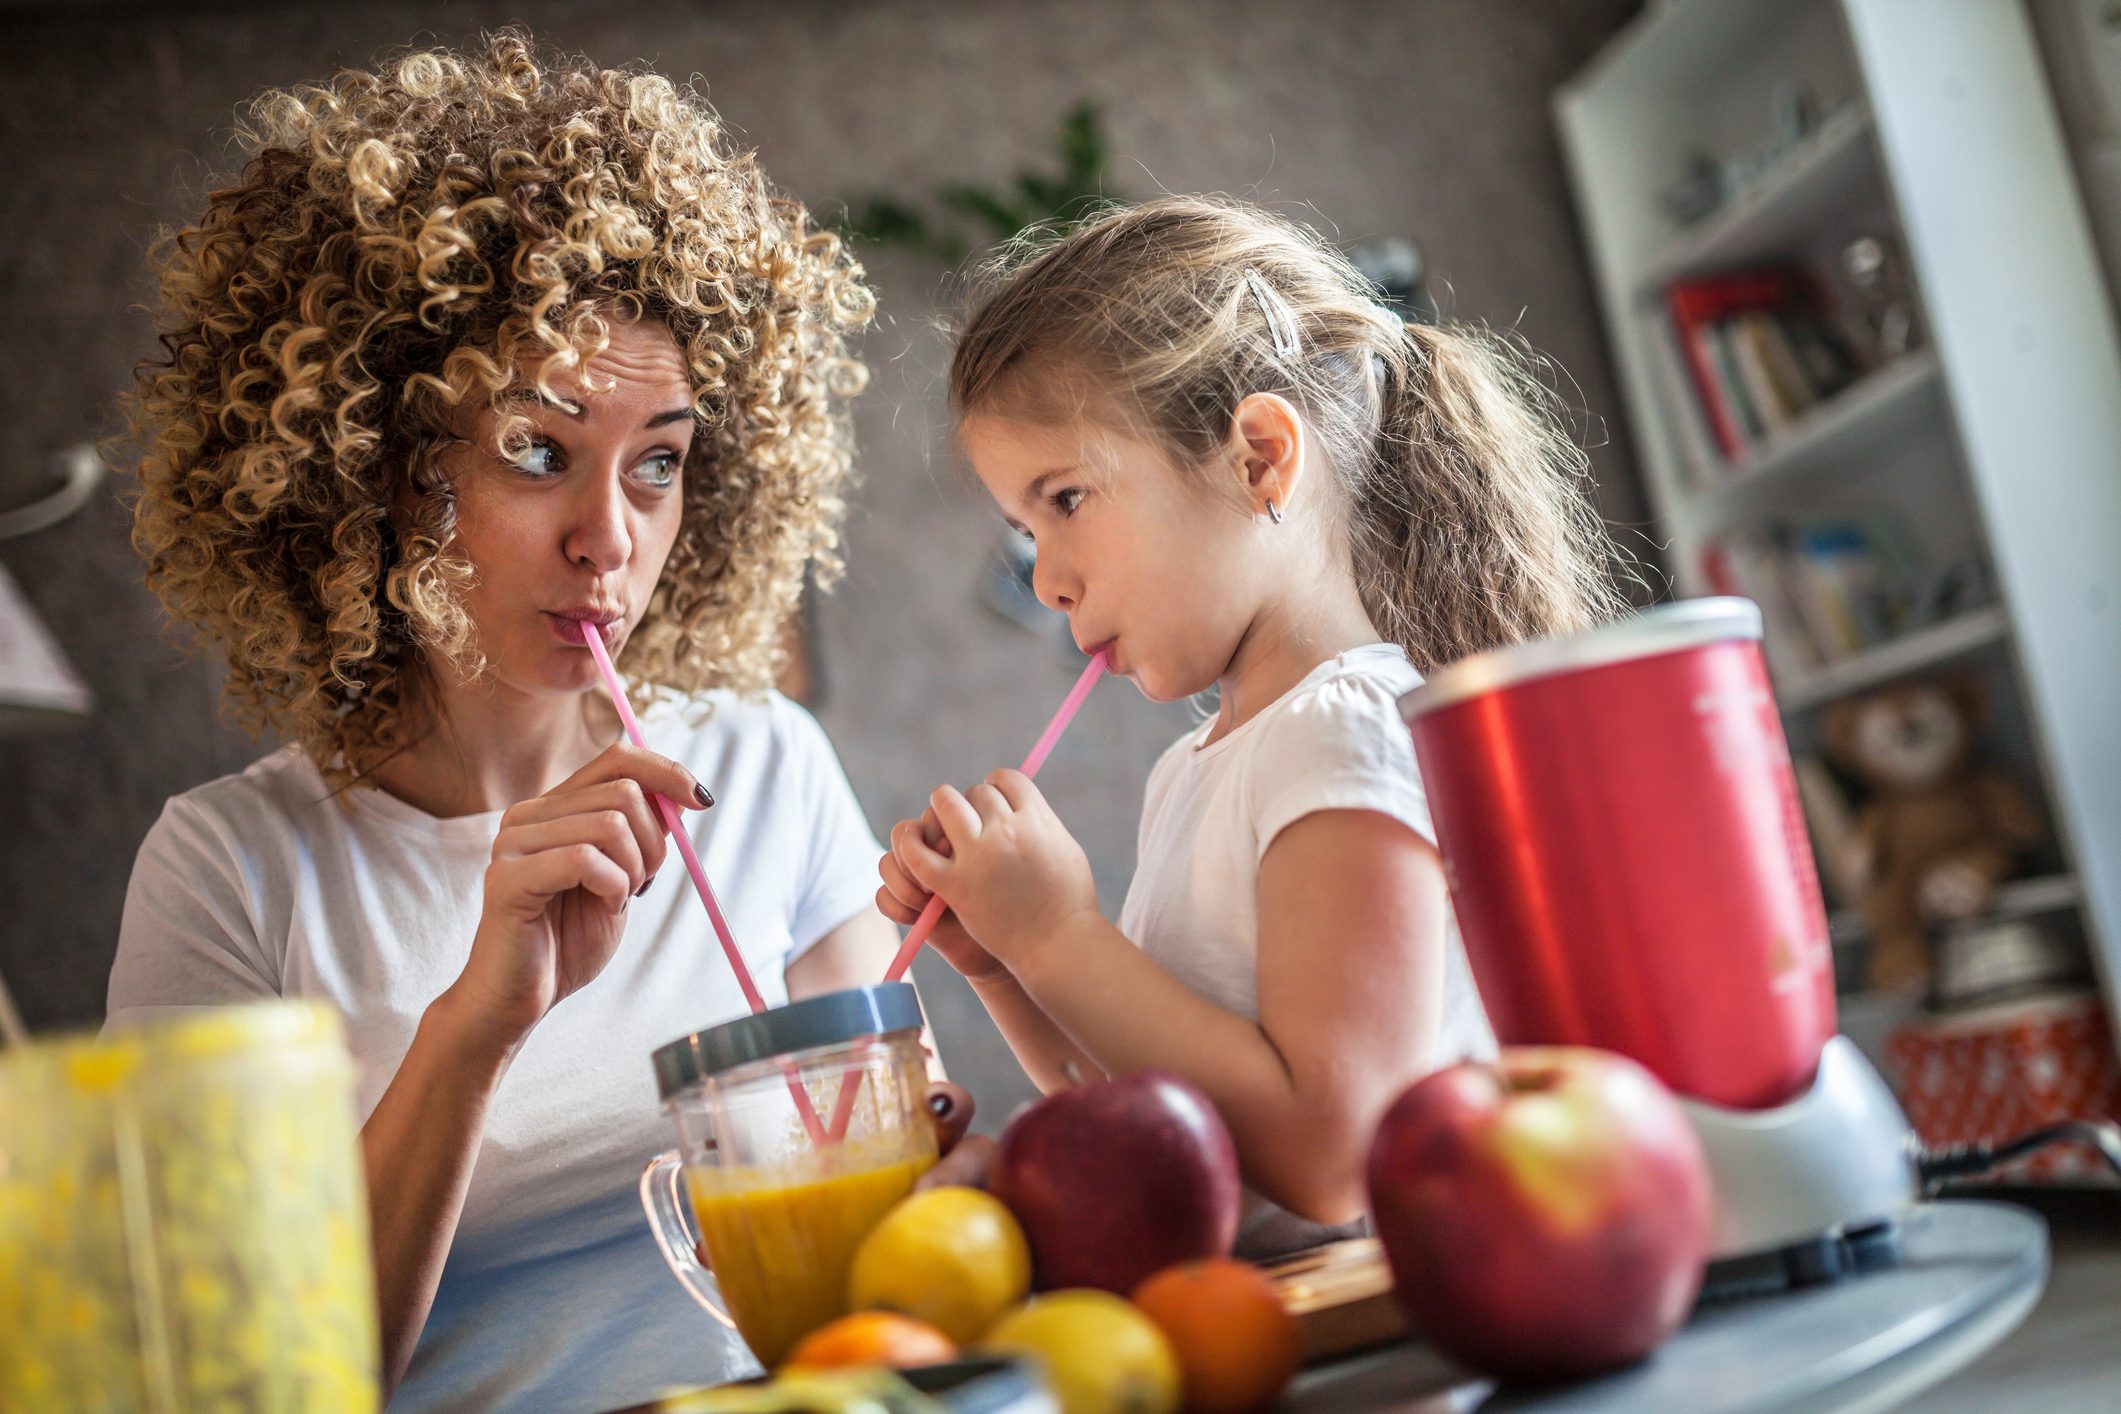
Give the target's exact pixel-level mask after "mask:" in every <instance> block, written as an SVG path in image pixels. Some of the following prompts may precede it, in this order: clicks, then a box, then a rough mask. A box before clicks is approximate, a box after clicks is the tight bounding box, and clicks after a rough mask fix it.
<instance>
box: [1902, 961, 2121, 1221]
mask: <svg viewBox="0 0 2121 1414" xmlns="http://www.w3.org/2000/svg"><path fill="white" fill-rule="evenodd" d="M1886 1059H1887V1069H1888V1072H1889V1074H1890V1076H1891V1078H1892V1081H1893V1085H1894V1088H1895V1089H1897V1090H1898V1091H1899V1093H1900V1102H1901V1104H1902V1105H1903V1106H1904V1107H1905V1108H1906V1110H1907V1117H1908V1119H1909V1120H1910V1121H1911V1122H1912V1123H1913V1124H1914V1126H1915V1131H1916V1133H1918V1134H1920V1135H1921V1136H1922V1141H1923V1143H1925V1144H1928V1145H1933V1146H1934V1145H1942V1144H1978V1143H1994V1142H1998V1141H2002V1140H2007V1139H2014V1138H2016V1137H2017V1136H2019V1135H2021V1134H2024V1133H2025V1132H2026V1131H2028V1130H2033V1129H2038V1128H2040V1127H2042V1126H2043V1125H2048V1124H2053V1123H2055V1122H2056V1121H2058V1120H2065V1119H2121V1060H2117V1059H2116V1057H2115V1054H2114V1035H2113V1030H2112V1028H2111V1027H2110V1026H2109V1024H2108V1022H2107V1017H2106V1008H2105V1007H2104V1006H2103V1005H2102V1004H2101V1002H2100V1000H2099V998H2098V997H2097V996H2096V995H2093V994H2090V993H2086V994H2081V995H2071V996H2063V997H2049V998H2044V999H2041V1000H2038V1001H2025V1002H2018V1003H2013V1004H2010V1005H2007V1006H1997V1007H1989V1008H1985V1009H1983V1010H1981V1011H1973V1012H1964V1013H1961V1014H1958V1015H1954V1016H1950V1017H1933V1018H1926V1019H1923V1020H1920V1021H1911V1022H1905V1023H1903V1024H1901V1025H1900V1026H1897V1027H1895V1028H1894V1029H1893V1032H1892V1034H1891V1035H1890V1036H1889V1037H1888V1038H1887V1039H1886ZM1988 1177H1989V1178H1990V1179H1992V1180H1994V1181H1996V1182H2020V1183H2026V1182H2031V1183H2072V1184H2074V1183H2099V1184H2107V1185H2111V1184H2113V1183H2114V1182H2115V1178H2114V1174H2113V1170H2111V1169H2110V1168H2108V1167H2107V1166H2106V1165H2105V1164H2104V1163H2103V1162H2101V1161H2100V1159H2099V1158H2098V1156H2097V1155H2096V1154H2095V1153H2094V1152H2093V1151H2091V1150H2090V1149H2088V1148H2086V1147H2084V1146H2083V1145H2081V1144H2075V1143H2068V1144H2055V1145H2051V1146H2049V1147H2048V1148H2045V1149H2042V1150H2040V1151H2038V1152H2036V1153H2033V1154H2028V1155H2027V1156H2026V1157H2025V1158H2023V1159H2020V1160H2018V1161H2016V1162H2015V1163H2011V1164H2007V1165H2005V1166H2004V1167H2002V1168H1999V1169H1997V1170H1995V1171H1994V1172H1993V1173H1992V1174H1990V1175H1988Z"/></svg>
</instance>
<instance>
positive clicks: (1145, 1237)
mask: <svg viewBox="0 0 2121 1414" xmlns="http://www.w3.org/2000/svg"><path fill="white" fill-rule="evenodd" d="M1367 1179H1368V1188H1369V1196H1370V1207H1371V1213H1372V1217H1373V1220H1374V1221H1375V1223H1376V1227H1377V1235H1378V1237H1379V1239H1380V1240H1381V1242H1382V1244H1383V1247H1384V1250H1385V1255H1386V1257H1387V1258H1388V1259H1389V1262H1390V1266H1391V1270H1392V1275H1393V1278H1394V1288H1395V1292H1396V1294H1397V1296H1398V1298H1399V1302H1400V1304H1401V1306H1402V1307H1403V1308H1404V1309H1405V1310H1406V1311H1407V1313H1408V1314H1409V1316H1411V1317H1412V1318H1413V1321H1414V1324H1415V1326H1416V1328H1417V1332H1418V1334H1419V1335H1420V1336H1422V1337H1423V1338H1425V1339H1426V1340H1428V1341H1429V1342H1430V1343H1431V1344H1432V1345H1434V1346H1436V1347H1437V1348H1438V1349H1439V1350H1441V1351H1442V1352H1443V1353H1444V1354H1446V1355H1449V1356H1451V1357H1453V1358H1455V1359H1457V1360H1458V1361H1460V1362H1461V1363H1463V1364H1465V1365H1468V1366H1470V1367H1472V1368H1475V1369H1479V1370H1482V1371H1485V1372H1487V1373H1489V1374H1494V1375H1499V1376H1501V1377H1503V1378H1505V1379H1529V1380H1557V1379H1568V1378H1574V1377H1578V1376H1584V1375H1590V1374H1595V1373H1598V1372H1601V1371H1604V1370H1608V1369H1612V1368H1614V1367H1616V1366H1619V1365H1624V1364H1627V1363H1630V1362H1632V1361H1635V1360H1639V1359H1641V1358H1642V1357H1644V1356H1645V1355H1647V1354H1648V1353H1649V1352H1650V1351H1652V1350H1653V1349H1655V1348H1656V1346H1657V1345H1658V1344H1660V1343H1661V1342H1662V1341H1663V1340H1664V1339H1665V1338H1666V1337H1667V1336H1669V1335H1670V1334H1671V1333H1672V1332H1673V1331H1674V1330H1676V1329H1677V1328H1678V1327H1679V1325H1680V1324H1681V1323H1682V1322H1683V1321H1684V1320H1685V1318H1686V1315H1687V1313H1688V1310H1689V1309H1690V1307H1691V1306H1692V1303H1693V1300H1694V1297H1695V1294H1696V1292H1698V1290H1699V1289H1700V1283H1701V1275H1702V1269H1703V1266H1704V1263H1705V1261H1706V1255H1707V1247H1708V1235H1709V1223H1710V1212H1711V1195H1710V1192H1709V1187H1708V1175H1707V1170H1706V1167H1705V1165H1704V1163H1703V1161H1702V1157H1701V1152H1700V1148H1699V1146H1698V1144H1697V1143H1696V1142H1695V1139H1694V1135H1693V1131H1692V1129H1691V1128H1690V1126H1689V1125H1688V1123H1687V1121H1686V1118H1685V1116H1684V1114H1683V1113H1682V1111H1681V1109H1680V1107H1679V1104H1678V1102H1677V1101H1676V1100H1674V1099H1673V1097H1672V1095H1671V1094H1670V1092H1669V1091H1667V1090H1666V1089H1665V1088H1664V1087H1663V1085H1661V1084H1660V1083H1659V1082H1658V1081H1657V1080H1656V1078H1655V1077H1654V1076H1652V1075H1651V1074H1650V1073H1649V1072H1648V1071H1647V1070H1645V1069H1643V1068H1642V1067H1641V1066H1639V1065H1637V1064H1635V1063H1634V1062H1633V1061H1630V1060H1627V1059H1625V1058H1623V1057H1620V1056H1616V1055H1611V1054H1608V1053H1605V1052H1599V1051H1589V1050H1581V1049H1568V1048H1555V1049H1522V1050H1507V1051H1505V1052H1504V1053H1503V1055H1502V1057H1501V1058H1500V1059H1499V1060H1497V1061H1495V1062H1491V1063H1479V1062H1466V1063H1462V1064H1459V1065H1454V1066H1450V1067H1447V1068H1445V1069H1443V1070H1440V1071H1438V1072H1436V1073H1434V1074H1432V1075H1430V1076H1428V1077H1426V1078H1424V1079H1423V1080H1421V1081H1418V1082H1417V1083H1416V1084H1414V1085H1413V1086H1411V1087H1410V1088H1409V1089H1408V1090H1407V1091H1406V1092H1405V1093H1404V1094H1402V1095H1401V1096H1400V1097H1399V1098H1398V1100H1397V1101H1395V1102H1394V1103H1393V1104H1392V1105H1391V1106H1390V1107H1388V1108H1387V1110H1386V1111H1385V1114H1384V1116H1383V1117H1382V1119H1381V1121H1380V1122H1379V1125H1378V1128H1377V1132H1376V1136H1375V1139H1374V1140H1373V1142H1372V1145H1371V1148H1370V1153H1369V1161H1368V1170H1367ZM991 1186H992V1192H991V1193H990V1192H983V1191H980V1190H978V1189H973V1188H936V1189H931V1190H929V1191H926V1192H922V1193H916V1194H914V1195H913V1196H912V1197H910V1198H907V1199H905V1200H904V1201H903V1202H901V1203H900V1204H899V1205H898V1206H897V1207H895V1208H893V1209H892V1210H891V1211H890V1212H888V1213H887V1214H886V1215H885V1216H884V1218H883V1219H882V1220H881V1221H880V1222H879V1223H878V1224H877V1226H876V1227H875V1228H874V1229H872V1230H871V1231H870V1233H869V1235H868V1236H867V1237H866V1238H865V1239H864V1240H863V1243H862V1245H861V1247H860V1248H859V1249H858V1251H857V1252H856V1254H855V1258H854V1262H853V1265H852V1269H851V1272H850V1276H849V1282H848V1292H847V1297H848V1301H847V1304H848V1307H849V1309H850V1310H852V1311H853V1312H854V1314H853V1315H850V1316H845V1317H842V1318H840V1319H838V1320H836V1321H833V1322H831V1323H830V1324H828V1325H825V1326H823V1327H821V1328H819V1329H818V1330H816V1331H814V1332H812V1333H811V1334H810V1335H809V1336H808V1338H806V1339H805V1340H804V1341H802V1343H801V1344H800V1345H799V1346H798V1347H797V1348H796V1350H795V1351H794V1354H793V1355H792V1357H791V1358H790V1360H789V1362H788V1364H789V1367H790V1368H791V1369H793V1370H798V1371H817V1370H843V1369H848V1368H853V1367H879V1366H881V1367H894V1368H905V1367H909V1366H914V1365H925V1364H933V1363H939V1362H943V1361H947V1360H950V1359H953V1358H954V1357H956V1356H957V1355H959V1354H960V1353H965V1354H972V1353H979V1354H993V1355H1015V1356H1021V1357H1025V1358H1027V1359H1029V1360H1031V1361H1032V1362H1034V1363H1035V1364H1036V1365H1038V1366H1039V1367H1040V1368H1041V1369H1042V1371H1043V1372H1044V1375H1045V1377H1046V1380H1047V1382H1048V1383H1049V1384H1050V1385H1051V1386H1052V1388H1053V1391H1054V1393H1055V1395H1056V1397H1057V1398H1058V1399H1059V1402H1060V1407H1061V1410H1062V1414H1170V1411H1175V1410H1177V1409H1179V1408H1181V1407H1183V1408H1184V1409H1186V1410H1189V1411H1194V1414H1243V1411H1250V1410H1260V1409H1264V1408H1266V1407H1267V1406H1269V1405H1270V1404H1272V1402H1273V1401H1274V1399H1275V1398H1276V1397H1277V1396H1278V1395H1279V1393H1280V1392H1281V1390H1282V1389H1283V1387H1284V1386H1286V1385H1287V1383H1288V1382H1289V1380H1290V1379H1291V1378H1292V1377H1293V1376H1294V1374H1295V1372H1296V1369H1297V1366H1298V1364H1299V1363H1300V1361H1301V1358H1302V1350H1303V1335H1302V1331H1301V1330H1300V1328H1299V1327H1298V1324H1297V1322H1296V1320H1295V1319H1294V1318H1293V1317H1292V1316H1291V1315H1290V1314H1289V1312H1288V1310H1287V1309H1286V1308H1285V1307H1284V1305H1283V1304H1282V1300H1281V1297H1280V1294H1279V1293H1278V1292H1277V1290H1276V1289H1275V1287H1274V1285H1273V1283H1272V1282H1270V1281H1269V1280H1268V1279H1267V1277H1266V1276H1265V1275H1264V1274H1262V1273H1261V1272H1260V1271H1258V1270H1257V1269H1255V1268H1253V1267H1250V1266H1247V1265H1246V1264H1244V1263H1242V1262H1238V1261H1234V1260H1232V1259H1231V1258H1230V1256H1229V1252H1230V1249H1231V1245H1232V1242H1233V1241H1234V1239H1235V1237H1236V1232H1237V1221H1238V1208H1239V1203H1240V1193H1241V1190H1240V1188H1239V1184H1238V1172H1237V1156H1236V1151H1235V1149H1234V1147H1233V1146H1232V1144H1231V1141H1230V1135H1229V1131H1228V1130H1227V1129H1226V1128H1224V1126H1223V1122H1222V1120H1221V1118H1220V1116H1218V1115H1217V1114H1216V1112H1215V1109H1214V1106H1213V1105H1212V1104H1210V1103H1209V1101H1208V1099H1207V1097H1206V1096H1205V1095H1203V1094H1202V1093H1201V1092H1200V1091H1199V1090H1197V1089H1196V1088H1194V1087H1193V1086H1192V1085H1190V1084H1187V1083H1186V1082H1185V1081H1183V1080H1180V1079H1177V1078H1176V1077H1173V1076H1168V1075H1159V1074H1153V1073H1151V1074H1142V1075H1134V1076H1128V1077H1125V1078H1122V1079H1118V1080H1111V1081H1106V1082H1103V1083H1101V1084H1097V1085H1087V1086H1082V1087H1079V1088H1077V1089H1074V1090H1069V1091H1064V1092H1062V1093H1060V1094H1057V1095H1052V1096H1049V1097H1047V1098H1046V1099H1044V1100H1041V1101H1040V1102H1038V1103H1037V1104H1035V1105H1032V1106H1031V1107H1030V1108H1028V1109H1026V1110H1025V1111H1023V1113H1021V1114H1019V1115H1018V1116H1017V1117H1016V1118H1015V1119H1014V1120H1013V1121H1011V1123H1010V1124H1009V1126H1008V1128H1007V1130H1006V1131H1005V1132H1004V1133H1003V1135H1002V1138H1001V1143H1000V1146H999V1149H998V1151H997V1153H996V1157H995V1164H994V1171H993V1175H992V1178H991ZM1034 1292H1035V1293H1037V1294H1033V1293H1034Z"/></svg>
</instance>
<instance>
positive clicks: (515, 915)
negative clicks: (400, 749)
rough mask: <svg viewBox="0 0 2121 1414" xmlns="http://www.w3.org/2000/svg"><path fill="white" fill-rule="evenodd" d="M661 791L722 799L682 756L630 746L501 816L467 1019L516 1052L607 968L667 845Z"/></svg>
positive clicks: (685, 799)
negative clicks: (629, 909)
mask: <svg viewBox="0 0 2121 1414" xmlns="http://www.w3.org/2000/svg"><path fill="white" fill-rule="evenodd" d="M651 794H654V795H661V796H663V797H665V798H666V799H668V800H670V801H672V802H673V803H675V804H677V805H679V806H680V807H682V808H684V809H687V810H700V809H705V808H706V807H707V806H709V805H711V804H713V803H714V797H713V796H711V795H709V794H708V793H707V791H706V789H705V788H704V787H703V786H701V785H700V783H699V782H698V781H696V780H694V779H693V777H692V773H691V772H689V771H687V770H686V769H685V768H684V767H682V766H680V765H678V764H677V763H676V762H675V761H672V760H670V759H669V758H668V757H664V756H658V755H656V754H655V753H654V752H652V751H644V750H642V749H641V748H639V747H637V746H630V745H625V744H623V743H622V744H620V745H617V746H613V747H611V748H609V749H607V750H605V751H604V752H602V753H601V754H600V755H598V756H597V758H596V759H595V760H593V761H591V762H590V763H589V764H588V765H586V766H584V767H583V768H582V769H581V770H579V771H577V772H575V773H574V774H573V775H572V776H569V777H568V778H567V779H566V780H564V781H562V782H560V784H558V785H557V786H554V787H553V788H552V789H551V790H549V791H547V792H546V793H545V794H543V795H541V796H537V797H535V798H533V799H531V800H525V801H519V802H518V803H516V804H515V805H512V806H510V807H509V808H508V810H507V811H506V813H504V814H503V815H502V816H501V829H500V833H498V834H497V835H495V836H494V841H493V855H492V861H491V862H490V863H489V864H488V865H487V866H486V888H485V906H484V911H483V912H482V913H481V914H480V916H479V929H478V932H477V933H476V934H475V935H474V936H473V938H472V943H471V956H470V958H469V959H468V960H467V961H466V962H465V964H464V971H463V972H462V973H461V974H460V975H459V976H458V978H457V980H456V981H455V982H454V983H453V984H451V986H450V988H449V991H448V992H447V993H446V994H445V999H446V1000H448V1001H449V1002H450V1003H451V1005H452V1008H453V1009H454V1010H455V1011H456V1012H457V1014H458V1015H459V1016H460V1017H461V1018H462V1021H463V1023H464V1024H466V1025H469V1026H472V1027H474V1028H476V1029H477V1030H478V1031H479V1032H480V1033H482V1034H483V1035H484V1036H486V1037H487V1038H489V1039H490V1040H492V1041H493V1042H494V1043H495V1044H497V1045H499V1046H501V1047H502V1048H503V1049H504V1050H513V1049H514V1047H516V1046H517V1045H520V1044H521V1042H522V1040H523V1038H524V1037H525V1036H527V1035H529V1034H530V1030H531V1028H532V1027H534V1026H536V1025H537V1024H538V1022H539V1021H541V1020H543V1019H544V1016H545V1014H546V1013H547V1012H549V1011H551V1010H552V1008H553V1006H554V1005H555V1004H557V1003H558V1002H559V1000H560V999H561V998H562V997H565V996H568V995H569V994H571V993H573V992H575V991H577V990H579V989H580V988H581V987H583V986H584V985H586V984H587V983H589V982H590V981H592V980H594V979H595V977H596V975H597V974H598V973H600V972H602V971H603V970H604V964H606V963H607V962H609V961H610V960H611V955H612V953H613V952H615V951H616V950H617V948H618V945H619V938H620V936H621V934H622V933H623V931H624V927H625V913H626V906H627V905H628V904H630V903H632V902H633V899H634V896H635V895H636V894H638V893H640V892H641V891H642V890H643V889H645V888H646V887H647V886H648V884H649V882H650V881H651V880H653V879H654V878H655V875H656V871H657V870H658V869H660V868H662V865H663V858H664V853H665V850H666V849H667V848H668V843H667V840H666V838H665V835H666V830H665V827H664V824H663V819H662V815H661V813H660V812H659V811H657V809H656V808H655V805H654V802H652V801H651V800H650V799H649V796H650V795H651Z"/></svg>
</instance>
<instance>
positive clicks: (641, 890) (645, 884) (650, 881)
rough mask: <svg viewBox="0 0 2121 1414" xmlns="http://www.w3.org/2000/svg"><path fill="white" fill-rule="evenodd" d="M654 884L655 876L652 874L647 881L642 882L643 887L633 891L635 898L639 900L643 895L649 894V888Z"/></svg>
mask: <svg viewBox="0 0 2121 1414" xmlns="http://www.w3.org/2000/svg"><path fill="white" fill-rule="evenodd" d="M654 882H655V875H653V874H650V875H649V876H648V877H647V878H645V879H643V880H641V886H640V887H639V888H637V889H635V890H634V891H633V896H634V897H635V898H639V897H640V896H641V895H642V894H645V893H647V892H648V886H649V885H650V884H653V883H654Z"/></svg>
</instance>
